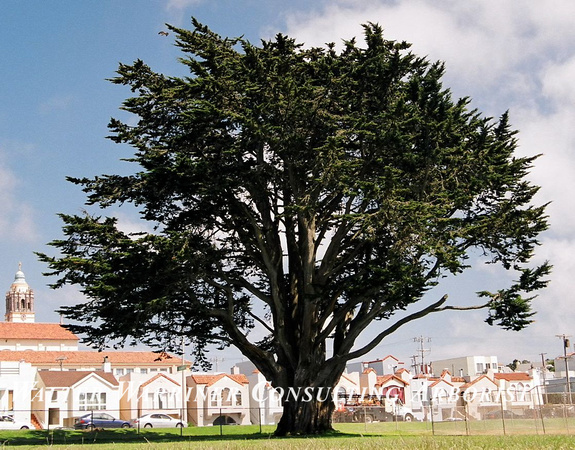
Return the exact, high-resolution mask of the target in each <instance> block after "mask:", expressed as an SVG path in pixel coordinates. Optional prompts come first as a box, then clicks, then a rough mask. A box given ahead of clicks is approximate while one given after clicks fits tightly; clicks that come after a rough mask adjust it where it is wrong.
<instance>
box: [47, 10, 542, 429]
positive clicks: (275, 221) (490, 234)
mask: <svg viewBox="0 0 575 450" xmlns="http://www.w3.org/2000/svg"><path fill="white" fill-rule="evenodd" d="M193 25H194V28H193V30H191V31H189V30H184V29H178V28H175V27H170V30H171V31H172V32H173V33H175V34H176V35H177V46H179V47H180V48H181V50H182V52H183V57H182V59H181V62H182V63H183V64H184V65H186V66H187V67H188V69H189V71H190V75H189V76H188V77H184V78H182V77H170V76H166V75H163V74H159V73H156V72H154V71H152V70H151V69H150V68H149V67H148V66H146V65H145V64H144V63H143V62H142V61H136V62H134V63H133V64H131V65H124V64H121V65H120V67H119V70H118V75H117V77H116V78H114V79H113V80H112V81H113V83H115V84H119V85H126V86H129V87H130V88H131V90H132V92H133V95H134V96H133V97H131V98H128V99H127V100H126V101H125V102H124V104H123V106H122V109H124V110H125V111H128V112H130V113H133V114H134V115H135V116H136V117H137V118H138V120H137V122H135V124H134V123H132V122H130V123H123V122H121V121H119V120H112V121H111V123H110V125H109V126H110V129H111V131H112V136H111V139H112V140H114V141H115V142H118V143H122V144H129V145H131V146H132V147H133V148H134V150H135V154H134V156H133V158H131V159H130V160H129V161H131V162H133V163H135V165H137V167H138V168H137V169H136V170H134V172H133V174H132V175H127V176H121V175H103V176H97V177H95V178H93V179H87V178H84V179H77V178H70V180H71V181H72V182H73V183H75V184H77V185H80V186H82V188H83V189H84V191H85V192H86V194H87V199H88V200H87V204H88V205H97V206H100V207H102V208H105V207H108V206H110V205H115V204H123V203H131V204H133V205H135V206H136V207H137V208H138V209H139V211H140V215H141V220H142V221H145V222H149V223H151V224H152V225H153V226H154V230H155V231H154V232H152V233H149V232H142V233H140V234H127V233H125V232H122V231H121V230H120V229H119V228H118V226H117V220H116V219H114V218H113V217H102V216H97V215H91V214H88V213H86V214H83V215H64V214H62V219H63V221H64V222H65V225H64V227H63V231H64V235H65V238H64V239H58V240H54V241H53V242H51V245H53V246H55V247H56V248H57V249H58V250H59V252H60V255H59V256H57V257H51V256H48V255H45V254H41V255H40V257H41V259H42V260H44V261H45V262H47V263H48V265H49V267H50V274H52V275H57V276H58V281H57V282H55V283H54V287H60V286H62V285H64V284H75V285H79V286H80V287H81V290H82V292H84V293H85V294H86V296H87V300H86V302H85V303H83V304H79V305H74V306H70V307H63V308H62V310H61V312H62V313H63V314H64V315H65V316H66V317H68V318H69V319H72V320H73V321H75V323H76V324H75V325H70V326H69V327H70V328H71V329H72V330H73V331H75V332H78V333H83V334H84V336H85V337H86V339H87V341H88V342H89V343H91V344H92V345H95V346H103V345H106V343H108V342H109V340H110V339H118V338H120V339H121V341H122V342H125V341H126V340H128V341H131V340H134V341H142V342H146V343H149V344H152V345H157V346H166V345H169V342H170V341H174V339H173V338H174V337H175V336H179V335H183V336H185V337H187V338H188V339H189V340H192V341H193V342H194V344H195V349H196V353H197V356H198V357H199V358H201V357H202V355H203V351H204V349H205V347H206V346H207V345H209V344H213V343H218V344H221V345H223V346H226V345H234V346H236V347H237V348H238V349H239V350H240V351H241V352H242V353H243V354H244V355H245V356H246V357H247V358H249V359H250V360H251V361H252V362H253V363H254V364H255V365H256V366H257V368H258V369H259V370H260V371H261V372H262V373H263V374H264V375H265V377H266V378H267V379H268V380H270V381H271V383H272V384H273V386H276V387H278V388H282V389H284V391H286V392H287V391H288V390H289V388H294V389H296V390H297V389H298V388H312V389H316V388H317V389H319V388H324V389H325V388H329V387H333V386H335V384H336V383H337V381H338V379H339V377H340V375H341V373H342V371H343V370H344V367H345V365H346V363H347V362H348V361H349V360H351V359H355V358H359V357H361V356H362V355H365V354H366V353H368V352H369V351H371V350H372V349H374V348H375V347H376V346H377V345H378V344H379V343H380V342H381V341H382V340H383V339H384V338H385V337H386V336H388V335H389V334H390V333H393V332H394V331H395V330H397V329H398V328H399V327H400V326H402V325H404V324H407V323H409V322H411V321H413V320H415V319H418V318H420V317H423V316H425V315H427V314H431V313H435V312H439V311H445V310H447V309H451V310H454V309H478V308H485V309H486V310H487V311H488V317H487V322H488V323H490V324H498V325H500V326H502V327H504V328H506V329H512V330H519V329H521V328H523V327H524V326H526V325H527V324H528V323H529V322H530V321H531V316H532V314H533V313H532V311H531V306H530V298H529V297H527V298H525V297H524V295H525V293H529V292H532V291H535V290H537V289H540V288H542V287H543V286H544V285H545V281H544V280H543V278H544V277H545V276H546V275H547V273H548V272H549V266H548V265H547V264H543V265H541V266H539V267H534V266H532V265H530V260H531V258H532V256H533V250H534V249H535V247H536V246H537V245H538V241H537V236H538V235H539V233H540V232H541V231H543V230H545V229H546V227H547V223H546V218H545V213H544V206H535V205H533V204H532V202H533V196H534V194H535V193H536V192H537V189H538V188H537V187H536V186H533V185H532V184H530V183H529V182H528V181H526V179H525V178H526V175H527V174H528V172H529V170H530V168H531V166H532V164H533V162H534V160H535V159H536V158H535V157H527V158H526V157H517V156H515V155H514V151H515V149H516V145H517V142H516V132H515V131H514V130H512V129H511V127H510V125H509V122H508V115H507V114H506V113H505V114H503V115H502V116H501V118H500V119H499V120H493V119H491V118H487V117H483V116H482V115H481V114H480V113H479V112H478V111H476V110H473V109H470V107H469V99H467V98H463V99H459V100H454V99H453V98H452V96H451V94H450V92H449V90H448V89H445V88H443V87H442V84H441V78H442V76H443V74H444V66H443V64H442V63H440V62H435V63H432V62H429V61H428V60H427V59H426V58H422V57H418V56H416V55H414V54H413V53H411V52H410V50H409V45H408V44H406V43H405V42H394V41H389V40H386V39H384V36H383V32H382V29H381V28H380V27H379V26H377V25H373V24H368V25H366V26H364V31H365V45H363V46H360V45H358V44H356V42H355V41H354V40H350V41H347V42H345V43H344V47H343V49H342V50H341V51H339V50H336V48H335V46H334V45H328V46H326V47H325V48H311V49H306V48H304V47H302V46H301V45H298V44H297V43H296V41H295V40H293V39H291V38H288V37H286V36H283V35H278V36H276V38H275V39H273V40H271V41H266V42H262V43H261V45H260V46H256V45H252V44H251V43H249V42H247V41H246V40H244V39H226V38H222V37H220V36H219V35H217V34H215V33H214V32H212V31H211V30H209V29H208V28H207V27H205V26H203V25H202V24H200V23H198V22H196V21H193ZM143 229H146V228H145V227H143ZM148 229H149V228H148ZM476 250H479V252H480V253H481V254H482V255H484V256H485V260H486V262H488V263H496V264H499V265H501V266H502V267H503V268H504V269H506V270H508V271H510V272H513V273H515V274H516V275H517V276H516V279H517V281H515V282H509V285H507V286H501V289H500V290H498V291H497V292H481V293H479V298H480V300H478V302H477V305H475V306H458V305H462V302H461V299H458V298H457V296H455V298H453V299H452V302H453V303H450V304H448V303H447V295H444V296H443V297H442V298H440V299H435V300H428V299H427V297H425V298H424V294H426V292H427V291H428V290H429V289H430V288H431V287H434V286H436V285H437V284H438V280H440V278H441V277H442V276H443V275H446V274H455V275H457V274H460V273H462V272H463V271H464V270H466V269H468V268H469V267H470V264H469V263H470V261H471V259H470V255H472V254H473V255H475V254H477V253H472V252H475V251H476ZM446 294H447V293H446ZM418 305H421V306H418ZM376 321H377V322H378V323H379V327H380V328H379V329H378V331H377V332H376V333H375V334H374V335H373V338H372V339H371V341H369V343H367V344H366V345H363V346H361V345H357V338H358V337H359V336H360V335H361V333H362V332H364V331H365V330H366V328H367V327H368V326H369V325H370V324H372V323H374V322H376ZM253 328H256V329H257V331H258V332H257V333H252V334H259V335H260V339H255V340H254V339H251V337H250V334H249V331H250V329H253ZM262 330H263V331H264V332H265V333H264V334H265V337H263V338H261V336H262ZM166 348H167V347H166ZM292 392H293V391H292ZM307 392H310V391H309V390H308V391H307ZM305 400H309V399H302V398H298V399H293V398H292V399H289V400H288V401H285V402H284V404H283V406H284V414H283V417H282V419H281V421H280V423H279V426H278V429H277V434H279V435H285V434H296V433H321V432H325V431H328V430H330V429H331V415H332V412H333V408H334V404H333V402H332V401H331V400H327V401H305Z"/></svg>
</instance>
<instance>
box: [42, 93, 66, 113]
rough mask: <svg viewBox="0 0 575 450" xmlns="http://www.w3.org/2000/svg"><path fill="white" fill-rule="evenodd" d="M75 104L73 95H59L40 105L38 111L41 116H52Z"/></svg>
mask: <svg viewBox="0 0 575 450" xmlns="http://www.w3.org/2000/svg"><path fill="white" fill-rule="evenodd" d="M73 102H74V97H73V96H72V95H57V96H53V97H50V98H49V99H47V100H45V101H43V102H42V103H40V105H39V107H38V110H39V111H40V113H41V114H51V113H53V112H54V111H63V110H66V109H68V108H69V107H70V106H71V105H72V103H73Z"/></svg>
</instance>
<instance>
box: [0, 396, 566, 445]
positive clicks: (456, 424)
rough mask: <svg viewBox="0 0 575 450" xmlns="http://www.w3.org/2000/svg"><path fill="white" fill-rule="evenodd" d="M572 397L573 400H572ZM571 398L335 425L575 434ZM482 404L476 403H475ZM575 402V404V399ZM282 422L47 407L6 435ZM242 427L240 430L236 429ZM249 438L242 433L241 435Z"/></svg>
mask: <svg viewBox="0 0 575 450" xmlns="http://www.w3.org/2000/svg"><path fill="white" fill-rule="evenodd" d="M569 394H570V393H569ZM569 397H570V395H568V394H566V393H561V392H559V393H547V392H545V394H544V395H539V394H538V395H532V396H530V397H529V398H530V401H527V402H526V401H515V400H510V397H509V398H506V397H504V396H500V397H498V398H491V399H490V401H474V399H468V400H469V401H466V400H465V399H464V398H463V397H460V398H458V399H456V400H455V401H452V402H449V401H444V402H441V401H436V402H433V401H432V400H431V399H430V400H429V401H427V402H423V403H422V404H421V405H420V407H419V408H406V407H403V405H401V406H402V408H399V407H398V408H396V409H394V408H391V409H390V408H389V407H388V406H383V405H374V404H369V405H368V404H354V405H340V406H339V408H338V410H337V411H335V412H334V415H333V418H332V421H333V424H334V426H335V428H337V429H340V430H341V431H349V432H361V433H363V432H365V433H369V434H390V433H394V432H401V433H414V434H431V435H511V434H575V404H574V403H573V402H572V401H570V398H569ZM475 400H476V399H475ZM571 400H572V399H571ZM281 415H282V410H281V407H279V406H277V407H275V408H272V407H269V408H261V407H259V408H249V407H247V406H244V407H241V406H233V407H204V408H189V407H188V408H184V409H156V410H151V409H146V410H143V409H141V408H138V409H128V408H123V409H102V405H100V404H94V405H91V406H89V407H83V408H82V409H78V410H71V409H68V408H66V407H64V406H63V405H62V406H61V407H54V408H51V407H48V408H44V409H33V410H10V411H4V412H1V411H0V429H22V428H24V429H33V430H47V431H48V432H50V431H54V430H83V431H84V430H85V431H101V430H113V429H124V430H131V431H130V432H132V433H141V432H150V431H157V430H163V432H164V433H168V434H170V435H174V436H175V435H180V436H184V435H187V436H190V435H194V436H214V435H225V434H237V433H238V432H239V431H240V428H241V429H245V430H247V431H246V433H269V432H272V431H273V427H274V426H275V425H277V423H278V422H279V420H280V418H281ZM232 425H237V426H232ZM242 433H243V431H242Z"/></svg>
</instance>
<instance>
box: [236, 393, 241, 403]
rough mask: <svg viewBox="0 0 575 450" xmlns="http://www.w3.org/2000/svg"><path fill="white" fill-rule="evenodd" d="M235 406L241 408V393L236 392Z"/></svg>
mask: <svg viewBox="0 0 575 450" xmlns="http://www.w3.org/2000/svg"><path fill="white" fill-rule="evenodd" d="M236 406H242V393H241V391H237V392H236Z"/></svg>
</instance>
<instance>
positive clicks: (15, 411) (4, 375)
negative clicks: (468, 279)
mask: <svg viewBox="0 0 575 450" xmlns="http://www.w3.org/2000/svg"><path fill="white" fill-rule="evenodd" d="M0 353H3V352H0ZM35 374H36V370H35V369H34V368H33V367H32V365H31V364H30V363H28V362H25V361H20V360H15V361H0V412H1V413H2V414H10V415H13V416H14V419H16V420H18V421H26V422H30V421H31V419H32V417H31V414H30V401H31V392H32V388H33V387H34V381H35V380H34V377H35Z"/></svg>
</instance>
